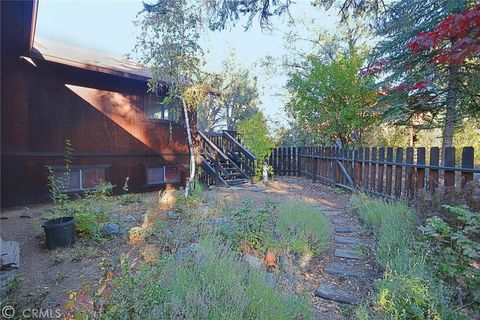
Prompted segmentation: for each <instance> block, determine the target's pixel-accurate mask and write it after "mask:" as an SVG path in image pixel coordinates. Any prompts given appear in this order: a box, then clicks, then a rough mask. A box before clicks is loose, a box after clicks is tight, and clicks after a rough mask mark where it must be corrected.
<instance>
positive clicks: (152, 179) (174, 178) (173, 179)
mask: <svg viewBox="0 0 480 320" xmlns="http://www.w3.org/2000/svg"><path fill="white" fill-rule="evenodd" d="M177 182H180V175H179V172H178V167H176V166H155V167H147V184H149V185H155V184H163V183H177Z"/></svg>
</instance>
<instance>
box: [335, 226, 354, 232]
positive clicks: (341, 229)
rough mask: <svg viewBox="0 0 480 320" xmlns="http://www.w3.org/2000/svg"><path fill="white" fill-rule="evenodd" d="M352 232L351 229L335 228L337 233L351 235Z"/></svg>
mask: <svg viewBox="0 0 480 320" xmlns="http://www.w3.org/2000/svg"><path fill="white" fill-rule="evenodd" d="M353 231H354V230H353V229H352V228H351V227H335V232H337V233H352V232H353Z"/></svg>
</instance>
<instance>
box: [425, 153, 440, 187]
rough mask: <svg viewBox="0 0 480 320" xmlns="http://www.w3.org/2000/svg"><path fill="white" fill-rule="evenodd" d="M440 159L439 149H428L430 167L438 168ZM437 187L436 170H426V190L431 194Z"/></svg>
mask: <svg viewBox="0 0 480 320" xmlns="http://www.w3.org/2000/svg"><path fill="white" fill-rule="evenodd" d="M439 159H440V149H439V148H438V147H433V148H431V149H430V166H434V167H438V163H439ZM437 187H438V169H430V170H428V189H429V190H430V192H431V193H432V194H433V193H434V192H435V189H437Z"/></svg>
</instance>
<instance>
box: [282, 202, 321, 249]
mask: <svg viewBox="0 0 480 320" xmlns="http://www.w3.org/2000/svg"><path fill="white" fill-rule="evenodd" d="M277 230H278V233H279V235H280V238H281V239H282V241H283V242H284V243H285V244H286V248H287V249H289V250H292V251H294V252H296V253H300V254H305V253H314V254H318V253H321V252H322V251H323V250H325V249H326V247H327V243H328V239H329V230H328V223H327V221H326V218H325V216H324V215H322V214H321V213H319V212H318V211H317V210H315V208H313V207H311V206H308V205H305V204H303V203H299V202H285V203H282V204H281V205H280V206H279V208H278V214H277Z"/></svg>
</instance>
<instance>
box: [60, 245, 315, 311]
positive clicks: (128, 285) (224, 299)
mask: <svg viewBox="0 0 480 320" xmlns="http://www.w3.org/2000/svg"><path fill="white" fill-rule="evenodd" d="M122 269H123V270H122V272H121V273H120V274H119V276H118V277H116V278H114V279H113V280H112V281H110V282H109V283H107V285H106V286H104V287H103V288H104V290H102V291H101V293H100V294H98V291H97V295H96V297H95V298H94V299H93V300H94V301H96V304H95V306H96V309H97V310H98V312H99V313H97V317H98V318H100V319H123V318H129V319H307V318H311V315H312V313H311V310H310V308H309V306H308V304H307V302H306V301H305V300H304V299H303V298H301V297H298V296H295V295H292V294H283V293H280V292H278V291H276V290H275V289H274V288H272V287H270V286H269V285H268V284H267V283H266V281H265V274H264V272H261V271H258V270H253V269H250V268H249V267H248V266H246V265H244V264H242V263H241V262H239V261H238V259H237V258H236V257H235V255H234V254H233V253H232V252H231V251H230V250H229V248H228V247H225V246H223V245H221V244H220V243H219V242H218V241H217V240H215V239H212V238H207V239H204V240H202V241H200V243H199V246H198V250H197V251H196V253H192V254H191V255H190V256H188V257H187V258H186V259H184V260H182V261H175V260H174V259H173V257H172V255H165V256H164V257H163V258H162V259H161V260H160V262H159V263H158V264H157V265H155V266H153V267H150V266H147V265H143V266H142V267H140V268H139V269H136V268H132V267H131V265H130V264H129V263H128V262H127V261H125V260H124V261H123V268H122ZM111 288H114V289H113V290H111ZM69 305H70V306H75V303H70V304H69ZM69 312H70V315H72V316H75V315H78V314H79V313H80V315H81V316H83V317H85V316H86V315H85V310H84V309H82V310H76V309H73V310H72V309H70V310H69ZM90 312H93V311H90Z"/></svg>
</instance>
